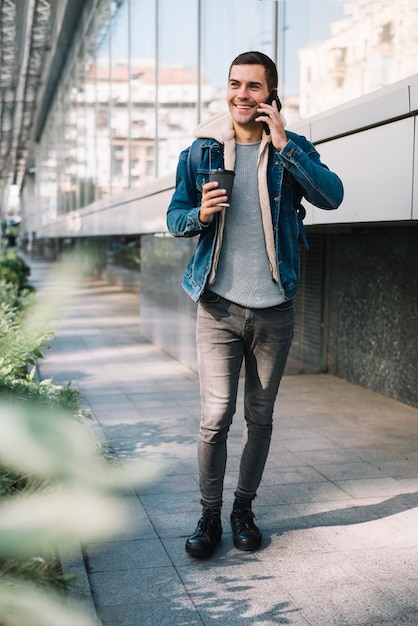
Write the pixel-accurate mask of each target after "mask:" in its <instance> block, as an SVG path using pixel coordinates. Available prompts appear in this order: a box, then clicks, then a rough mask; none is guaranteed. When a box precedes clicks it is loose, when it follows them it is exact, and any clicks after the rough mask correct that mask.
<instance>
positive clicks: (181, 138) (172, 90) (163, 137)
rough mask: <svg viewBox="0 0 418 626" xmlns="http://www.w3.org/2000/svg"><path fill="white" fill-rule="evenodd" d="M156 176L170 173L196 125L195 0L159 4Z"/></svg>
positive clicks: (196, 33)
mask: <svg viewBox="0 0 418 626" xmlns="http://www.w3.org/2000/svg"><path fill="white" fill-rule="evenodd" d="M158 5H159V11H158V15H159V21H158V35H159V39H158V163H157V172H156V174H157V175H158V176H163V175H164V174H168V173H170V172H172V171H173V170H174V169H175V168H176V165H177V160H178V155H179V152H180V151H181V150H182V149H183V148H185V147H186V146H187V145H189V144H190V139H191V137H192V136H193V129H194V128H195V127H196V125H197V123H198V100H199V98H198V55H197V41H198V13H197V6H198V3H197V2H196V0H177V1H176V2H175V3H173V2H172V0H159V3H158Z"/></svg>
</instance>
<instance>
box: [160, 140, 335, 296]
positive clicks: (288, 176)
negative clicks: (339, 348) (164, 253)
mask: <svg viewBox="0 0 418 626" xmlns="http://www.w3.org/2000/svg"><path fill="white" fill-rule="evenodd" d="M286 134H287V137H288V139H289V141H288V143H287V144H286V146H285V147H284V148H283V150H282V151H281V152H279V151H278V150H276V149H275V148H274V146H273V145H272V144H270V146H269V155H268V164H267V185H268V191H269V198H270V210H271V217H272V224H273V230H274V242H275V250H276V262H277V268H278V274H279V277H280V285H279V286H280V289H281V290H282V292H283V293H284V296H285V299H286V300H289V299H291V298H293V297H294V296H295V295H296V292H297V288H298V284H299V274H300V262H299V250H298V236H299V219H298V211H302V212H303V215H304V209H303V206H302V205H301V200H302V198H303V197H305V198H306V200H308V202H310V203H311V204H313V205H315V206H317V207H319V208H321V209H336V208H337V207H338V206H339V205H340V204H341V202H342V200H343V194H344V192H343V185H342V182H341V180H340V179H339V177H338V176H337V175H336V174H335V173H334V172H332V171H330V170H329V169H328V167H327V166H326V165H324V164H323V163H321V160H320V156H319V154H318V152H317V151H316V149H315V148H314V146H313V145H312V144H311V143H310V142H309V141H308V140H307V139H306V138H305V137H303V136H301V135H297V134H296V133H293V132H289V131H287V132H286ZM188 151H189V148H187V149H186V150H183V152H181V154H180V157H179V163H178V167H177V174H176V189H175V192H174V194H173V197H172V199H171V202H170V205H169V207H168V210H167V226H168V230H169V232H170V233H171V234H172V235H174V236H175V237H193V236H195V235H199V241H198V243H197V247H196V250H195V253H194V255H193V257H192V259H191V260H190V262H189V264H188V266H187V268H186V270H185V273H184V276H183V282H182V286H183V288H184V290H185V291H186V292H187V293H188V294H189V295H190V297H191V298H192V299H193V300H194V301H197V300H198V299H199V297H200V295H201V293H202V291H203V290H204V289H205V287H207V286H208V277H209V274H210V272H211V268H212V263H213V258H214V250H215V246H216V241H217V237H218V230H219V218H218V215H216V216H215V219H214V220H213V222H211V223H210V224H208V225H203V224H201V223H200V221H199V209H200V206H194V204H195V202H194V201H193V198H192V195H193V194H191V193H190V190H189V189H188V184H187V182H188V181H187V155H188ZM219 167H224V164H223V144H222V143H221V142H219V141H216V140H214V139H207V141H205V142H204V143H203V146H202V161H201V163H200V165H199V167H198V170H197V178H196V187H197V189H198V192H200V193H201V189H202V185H203V184H204V183H205V182H206V181H207V172H208V170H209V169H210V168H212V169H217V168H219ZM199 197H200V196H199Z"/></svg>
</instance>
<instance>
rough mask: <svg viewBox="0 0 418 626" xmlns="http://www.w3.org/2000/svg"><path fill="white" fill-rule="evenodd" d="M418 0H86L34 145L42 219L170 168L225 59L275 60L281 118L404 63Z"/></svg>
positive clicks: (348, 96)
mask: <svg viewBox="0 0 418 626" xmlns="http://www.w3.org/2000/svg"><path fill="white" fill-rule="evenodd" d="M417 31H418V0H349V1H347V0H282V1H280V0H176V2H173V1H172V0H95V1H93V0H91V2H88V3H85V12H84V14H83V16H82V19H81V21H80V23H79V28H78V32H77V36H76V37H74V41H73V49H72V50H71V53H70V54H69V58H68V62H67V66H66V68H65V72H63V75H62V78H61V81H60V84H59V86H58V89H57V92H56V94H55V98H54V102H53V105H52V107H51V110H50V113H49V116H48V120H47V124H46V126H45V129H44V132H43V135H42V138H41V141H40V143H39V146H38V152H37V157H36V158H37V163H36V171H37V176H36V194H37V203H38V209H39V214H40V215H41V216H42V220H43V221H46V222H49V221H51V220H54V219H55V218H56V217H58V216H60V215H63V214H66V213H68V212H70V211H73V210H75V209H78V208H81V207H83V206H86V205H88V204H90V203H92V202H94V201H96V200H101V199H106V198H108V197H110V196H117V195H120V194H123V193H124V192H126V191H127V190H130V189H134V188H136V187H138V186H139V185H142V184H143V183H146V182H149V181H152V180H155V179H157V178H159V177H161V176H164V175H166V174H169V173H172V172H174V171H175V168H176V165H177V159H178V154H179V152H180V150H182V149H183V148H185V147H186V146H187V145H189V144H190V142H191V140H192V138H193V129H194V127H195V126H196V125H197V123H198V122H200V121H202V120H204V119H207V118H208V117H210V116H212V115H215V114H217V113H219V112H221V111H223V110H225V93H226V83H227V73H228V69H229V65H230V62H231V60H232V59H233V58H234V57H235V56H236V55H237V54H239V53H240V52H243V51H245V50H250V49H252V50H261V51H262V52H265V53H266V54H268V55H269V56H271V57H272V58H273V59H274V60H276V62H277V65H278V68H279V75H280V85H279V90H280V96H281V100H282V102H283V113H284V115H285V117H286V119H287V121H288V123H291V122H294V121H297V120H298V119H301V118H305V117H308V116H311V115H314V114H317V113H321V112H323V111H326V110H327V109H330V108H332V107H335V106H338V105H340V104H343V103H345V102H348V101H350V100H352V99H354V98H356V97H359V96H361V95H364V94H366V93H369V92H371V91H373V90H375V89H378V88H379V87H382V86H384V85H387V84H390V83H394V82H396V81H398V80H401V79H402V78H406V77H407V76H410V75H412V74H413V73H415V72H416V61H415V59H416V56H417V54H418V39H417V37H416V33H417Z"/></svg>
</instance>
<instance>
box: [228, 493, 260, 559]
mask: <svg viewBox="0 0 418 626" xmlns="http://www.w3.org/2000/svg"><path fill="white" fill-rule="evenodd" d="M253 520H254V513H253V512H252V510H251V500H239V499H238V498H236V500H235V502H234V507H233V509H232V513H231V528H232V537H233V539H234V546H235V547H236V548H238V550H257V549H258V548H259V547H260V544H261V533H260V531H259V529H258V528H257V526H256V525H255V524H254V521H253Z"/></svg>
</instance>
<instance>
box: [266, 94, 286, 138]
mask: <svg viewBox="0 0 418 626" xmlns="http://www.w3.org/2000/svg"><path fill="white" fill-rule="evenodd" d="M274 100H276V104H277V109H278V110H279V111H280V109H281V108H282V103H281V102H280V98H279V96H278V95H277V89H273V91H271V92H270V95H269V97H268V98H267V100H266V104H272V103H273V102H274ZM263 126H264V130H265V131H266V133H267V135H270V126H269V125H268V124H267V123H266V122H263Z"/></svg>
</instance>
